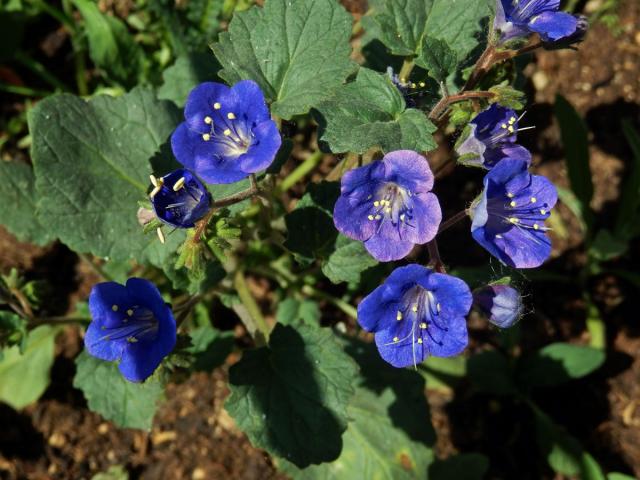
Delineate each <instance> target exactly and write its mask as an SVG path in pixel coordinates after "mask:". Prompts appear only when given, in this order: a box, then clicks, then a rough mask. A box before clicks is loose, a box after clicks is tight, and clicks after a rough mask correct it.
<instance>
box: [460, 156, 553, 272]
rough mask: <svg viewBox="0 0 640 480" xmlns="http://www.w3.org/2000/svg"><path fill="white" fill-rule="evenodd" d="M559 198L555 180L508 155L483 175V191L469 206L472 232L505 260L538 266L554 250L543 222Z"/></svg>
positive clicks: (505, 261)
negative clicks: (535, 171)
mask: <svg viewBox="0 0 640 480" xmlns="http://www.w3.org/2000/svg"><path fill="white" fill-rule="evenodd" d="M557 198H558V197H557V193H556V188H555V187H554V186H553V184H552V183H551V182H550V181H549V180H547V179H546V178H545V177H542V176H540V175H532V174H530V173H529V172H528V170H527V163H526V162H523V161H522V160H517V159H510V158H505V159H504V160H502V161H501V162H500V163H498V164H497V165H496V166H495V167H494V168H493V169H492V170H491V171H490V172H488V173H487V175H486V176H485V177H484V191H483V192H482V195H481V196H480V197H479V199H478V200H477V201H476V202H475V203H474V205H472V206H471V208H470V214H471V217H472V218H473V223H472V225H471V234H472V235H473V238H474V239H475V240H476V241H477V242H478V243H479V244H480V245H482V246H483V247H484V248H486V249H487V250H488V251H489V253H491V254H492V255H493V256H494V257H496V258H498V259H499V260H500V261H501V262H502V263H504V264H506V265H509V266H511V267H516V268H533V267H537V266H539V265H541V264H542V263H543V262H544V261H545V260H546V259H547V258H548V257H549V255H550V254H551V241H550V240H549V239H548V238H547V235H546V231H547V228H546V227H545V226H544V222H545V220H546V219H547V218H549V211H550V210H551V208H553V206H554V205H555V204H556V201H557Z"/></svg>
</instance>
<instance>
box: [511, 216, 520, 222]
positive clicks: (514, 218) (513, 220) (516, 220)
mask: <svg viewBox="0 0 640 480" xmlns="http://www.w3.org/2000/svg"><path fill="white" fill-rule="evenodd" d="M509 221H510V222H511V223H518V221H519V220H518V219H517V218H516V217H509Z"/></svg>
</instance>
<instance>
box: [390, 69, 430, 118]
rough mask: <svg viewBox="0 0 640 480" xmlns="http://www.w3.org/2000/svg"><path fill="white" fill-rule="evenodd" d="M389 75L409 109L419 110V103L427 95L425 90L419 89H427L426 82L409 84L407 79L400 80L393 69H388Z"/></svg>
mask: <svg viewBox="0 0 640 480" xmlns="http://www.w3.org/2000/svg"><path fill="white" fill-rule="evenodd" d="M387 75H388V76H389V78H390V79H391V83H393V84H394V85H395V87H396V88H397V89H398V91H399V92H400V94H401V95H402V97H403V98H404V103H405V105H406V106H407V108H417V107H418V106H419V101H420V100H421V99H422V97H423V96H424V95H425V92H424V90H419V89H418V88H425V87H426V86H427V84H426V83H425V82H419V83H414V82H409V81H408V80H407V79H406V78H400V77H399V76H398V74H397V73H393V67H387Z"/></svg>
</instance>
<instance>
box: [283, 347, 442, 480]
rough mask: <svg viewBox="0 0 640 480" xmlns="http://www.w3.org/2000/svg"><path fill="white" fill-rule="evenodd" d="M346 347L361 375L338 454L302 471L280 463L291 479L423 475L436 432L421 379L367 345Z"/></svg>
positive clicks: (389, 479) (388, 479)
mask: <svg viewBox="0 0 640 480" xmlns="http://www.w3.org/2000/svg"><path fill="white" fill-rule="evenodd" d="M347 352H348V353H349V355H351V356H352V357H353V358H354V359H355V360H356V361H357V362H358V365H359V366H360V369H361V370H362V376H360V377H359V380H358V382H357V385H356V393H355V396H354V397H353V399H352V400H351V403H350V404H349V408H348V414H349V426H348V428H347V431H346V432H345V433H344V436H343V437H342V439H343V446H342V452H341V454H340V456H339V457H338V458H337V459H336V460H335V461H333V462H331V463H325V464H322V465H312V466H310V467H308V468H305V469H304V470H299V469H297V468H296V467H295V466H293V465H292V464H290V463H288V462H285V461H279V462H278V464H279V467H280V468H282V469H283V470H284V471H285V472H286V473H288V474H289V475H291V476H292V478H293V479H294V480H323V479H334V478H335V479H338V478H345V479H360V478H363V479H365V478H366V479H378V480H405V479H407V480H409V479H416V480H417V479H423V478H426V474H427V469H428V468H429V466H430V464H431V463H432V462H433V459H434V455H433V451H432V449H431V447H432V445H433V443H434V441H435V434H434V432H433V428H432V427H431V424H430V413H429V406H428V404H427V402H426V400H425V396H424V380H422V379H421V378H420V376H419V375H418V374H416V373H415V372H413V371H408V370H404V371H403V370H397V369H394V368H392V367H390V366H389V365H388V364H386V363H385V362H383V361H382V360H381V359H380V356H379V354H378V352H377V351H376V349H375V348H374V347H373V346H372V345H370V344H363V343H361V342H357V341H352V342H351V343H350V344H349V345H348V346H347ZM451 478H454V477H451Z"/></svg>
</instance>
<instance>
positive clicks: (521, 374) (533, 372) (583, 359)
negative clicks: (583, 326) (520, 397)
mask: <svg viewBox="0 0 640 480" xmlns="http://www.w3.org/2000/svg"><path fill="white" fill-rule="evenodd" d="M605 357H606V354H605V352H603V351H602V350H599V349H595V348H591V347H584V346H580V345H571V344H569V343H553V344H551V345H548V346H546V347H544V348H543V349H542V350H539V351H537V352H536V353H535V354H533V355H530V356H528V357H523V358H521V360H520V361H519V362H518V367H517V378H518V381H519V383H520V384H521V385H525V386H529V387H547V386H553V385H559V384H561V383H565V382H568V381H570V380H572V379H575V378H581V377H584V376H585V375H588V374H590V373H591V372H593V371H594V370H597V369H598V368H600V366H601V365H602V364H603V363H604V360H605Z"/></svg>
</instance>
